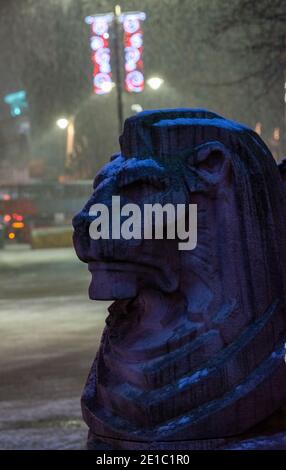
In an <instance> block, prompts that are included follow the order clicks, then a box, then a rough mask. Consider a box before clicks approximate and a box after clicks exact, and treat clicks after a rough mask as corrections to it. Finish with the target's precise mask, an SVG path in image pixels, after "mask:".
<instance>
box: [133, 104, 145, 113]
mask: <svg viewBox="0 0 286 470" xmlns="http://www.w3.org/2000/svg"><path fill="white" fill-rule="evenodd" d="M131 110H132V111H134V112H135V113H141V111H143V108H142V106H141V104H137V103H135V104H132V105H131Z"/></svg>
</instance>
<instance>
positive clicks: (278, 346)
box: [74, 109, 286, 448]
mask: <svg viewBox="0 0 286 470" xmlns="http://www.w3.org/2000/svg"><path fill="white" fill-rule="evenodd" d="M120 145H121V152H120V153H119V154H118V155H115V156H114V157H113V158H112V160H111V161H110V163H108V164H107V165H106V166H105V167H103V169H102V170H101V171H100V172H99V173H98V175H97V176H96V178H95V181H94V192H93V195H92V196H91V198H90V200H89V201H88V203H87V204H86V206H85V207H84V209H83V210H82V211H81V212H80V213H79V214H78V215H77V216H76V217H75V219H74V228H75V233H74V244H75V249H76V252H77V254H78V256H79V258H80V259H81V260H83V261H84V262H86V263H88V266H89V270H90V272H91V274H92V281H91V285H90V297H91V298H92V299H114V300H115V303H114V304H113V305H112V306H111V308H110V315H109V317H108V319H107V326H106V329H105V333H104V336H103V340H102V344H101V347H100V351H99V354H98V356H97V360H96V362H95V364H94V366H93V369H92V371H91V375H90V377H89V381H88V384H87V387H86V391H85V394H84V396H83V410H84V416H85V419H86V420H87V422H88V424H89V426H90V428H91V430H92V432H94V433H95V434H98V435H101V436H105V439H106V440H108V439H109V438H116V439H120V440H121V441H122V442H123V441H124V440H126V442H127V441H128V440H130V439H133V440H137V441H138V442H139V441H140V442H145V443H146V446H147V447H146V448H148V444H147V443H148V442H150V441H154V440H156V441H158V442H159V441H163V440H164V441H169V442H173V441H177V440H189V441H192V440H197V439H212V438H215V439H217V438H219V437H225V436H229V435H234V434H236V433H241V432H243V431H246V430H247V429H249V428H250V427H251V426H253V425H255V424H256V423H257V422H259V421H261V420H262V419H263V418H265V417H266V416H267V415H269V414H270V413H271V412H273V410H275V409H276V408H277V407H279V406H280V405H281V403H282V402H283V401H284V399H285V397H286V366H285V364H284V361H283V345H284V340H285V330H286V310H285V280H286V277H285V276H286V272H285V269H286V259H285V253H286V252H285V246H286V224H285V220H286V218H285V190H284V188H283V183H282V180H281V177H280V174H279V170H278V168H277V165H276V163H275V161H274V159H273V157H272V156H271V154H270V152H269V150H268V149H267V147H266V146H265V145H264V143H263V142H262V140H261V139H260V138H259V136H258V135H257V134H255V132H253V131H252V130H251V129H249V128H247V127H245V126H243V125H241V124H238V123H235V122H232V121H229V120H226V119H224V118H222V117H220V116H218V115H217V114H215V113H211V112H208V111H205V110H189V109H178V110H166V111H150V112H143V113H140V114H138V115H136V116H135V117H132V118H130V119H128V120H127V121H126V122H125V127H124V132H123V135H122V136H121V138H120ZM114 195H118V196H120V198H121V202H122V204H128V203H130V202H131V203H134V202H135V203H136V204H138V205H139V206H140V207H142V208H143V206H144V205H145V204H156V203H160V204H162V205H165V204H168V203H172V204H174V205H177V204H185V205H188V204H196V205H197V211H198V213H197V246H196V248H195V249H193V250H191V251H180V250H179V249H178V239H171V240H170V239H167V238H165V237H163V238H162V239H159V240H154V239H152V240H151V239H147V240H146V239H144V238H143V237H142V238H141V239H140V240H138V239H136V240H135V239H132V238H131V239H130V240H126V239H122V238H121V237H119V238H118V239H115V240H114V239H108V240H92V239H91V238H90V236H89V227H90V224H91V223H92V220H93V218H94V217H93V216H92V215H91V214H90V208H91V207H92V205H93V204H95V203H103V204H105V205H106V206H107V207H110V208H111V201H112V196H114ZM270 390H271V392H270ZM126 410H128V411H126ZM243 410H244V411H243ZM245 410H246V411H245ZM122 446H123V444H122Z"/></svg>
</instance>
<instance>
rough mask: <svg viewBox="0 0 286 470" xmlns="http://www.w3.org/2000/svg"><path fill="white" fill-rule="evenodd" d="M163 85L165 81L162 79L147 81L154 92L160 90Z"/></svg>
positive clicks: (154, 78) (152, 78)
mask: <svg viewBox="0 0 286 470" xmlns="http://www.w3.org/2000/svg"><path fill="white" fill-rule="evenodd" d="M163 83H164V80H163V79H162V78H160V77H151V78H149V79H148V80H147V85H148V86H149V87H150V88H152V90H159V88H160V87H161V86H162V85H163Z"/></svg>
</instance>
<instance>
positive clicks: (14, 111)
mask: <svg viewBox="0 0 286 470" xmlns="http://www.w3.org/2000/svg"><path fill="white" fill-rule="evenodd" d="M12 114H13V115H14V116H20V115H21V114H22V111H21V108H19V106H16V107H15V108H13V110H12Z"/></svg>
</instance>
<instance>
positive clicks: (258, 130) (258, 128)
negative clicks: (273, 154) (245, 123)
mask: <svg viewBox="0 0 286 470" xmlns="http://www.w3.org/2000/svg"><path fill="white" fill-rule="evenodd" d="M255 132H256V134H258V135H261V134H262V124H261V122H257V123H256V124H255Z"/></svg>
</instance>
